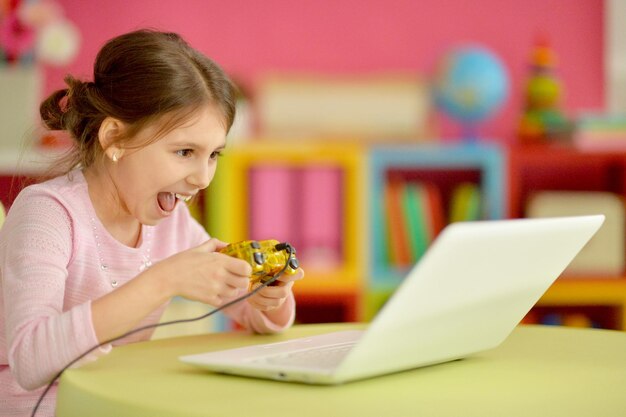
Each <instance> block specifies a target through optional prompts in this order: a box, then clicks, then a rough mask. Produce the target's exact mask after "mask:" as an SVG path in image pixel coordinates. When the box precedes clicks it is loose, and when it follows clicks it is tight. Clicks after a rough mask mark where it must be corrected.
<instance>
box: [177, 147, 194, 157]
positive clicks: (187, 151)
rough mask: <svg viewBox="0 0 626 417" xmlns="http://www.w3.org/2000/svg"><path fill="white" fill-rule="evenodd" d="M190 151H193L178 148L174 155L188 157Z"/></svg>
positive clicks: (191, 150)
mask: <svg viewBox="0 0 626 417" xmlns="http://www.w3.org/2000/svg"><path fill="white" fill-rule="evenodd" d="M192 153H193V149H180V150H178V151H176V155H178V156H180V157H183V158H189V157H190V156H191V154H192Z"/></svg>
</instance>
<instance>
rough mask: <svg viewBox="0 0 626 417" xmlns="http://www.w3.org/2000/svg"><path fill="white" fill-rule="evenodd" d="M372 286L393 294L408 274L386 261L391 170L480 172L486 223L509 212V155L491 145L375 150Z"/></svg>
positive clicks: (372, 157) (371, 161) (372, 163)
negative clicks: (386, 202) (387, 193)
mask: <svg viewBox="0 0 626 417" xmlns="http://www.w3.org/2000/svg"><path fill="white" fill-rule="evenodd" d="M368 156H369V166H370V170H369V175H370V177H369V178H368V184H369V187H368V188H369V191H370V196H369V198H370V227H371V229H370V230H371V233H372V235H371V240H370V256H369V259H370V271H371V275H370V276H371V280H372V282H371V283H370V284H371V286H372V288H373V289H380V290H383V291H390V290H393V289H394V288H395V287H396V286H397V285H398V284H399V283H400V282H401V281H402V278H403V276H404V275H405V273H406V272H407V271H403V270H398V269H397V268H391V267H389V266H388V265H387V262H386V260H385V252H386V238H385V234H386V233H385V232H386V230H385V228H386V226H385V222H384V219H385V216H384V207H383V205H384V188H385V181H386V177H387V172H388V171H389V170H406V171H420V170H421V171H426V170H428V171H442V172H446V171H460V170H467V171H477V172H478V173H479V178H480V180H479V181H480V184H479V186H480V189H481V196H482V204H483V216H484V218H485V219H501V218H504V216H505V213H506V212H507V210H506V209H507V208H506V201H507V199H506V198H505V185H504V178H505V173H506V170H505V169H506V167H505V152H504V151H503V150H502V149H501V147H500V146H498V145H496V144H491V143H471V144H460V145H459V144H450V145H445V144H441V145H439V144H427V145H397V146H379V147H373V148H371V149H370V152H369V155H368Z"/></svg>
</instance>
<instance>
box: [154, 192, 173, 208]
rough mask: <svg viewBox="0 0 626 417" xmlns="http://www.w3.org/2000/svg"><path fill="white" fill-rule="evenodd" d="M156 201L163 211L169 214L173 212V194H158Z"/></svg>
mask: <svg viewBox="0 0 626 417" xmlns="http://www.w3.org/2000/svg"><path fill="white" fill-rule="evenodd" d="M157 200H158V202H159V206H160V207H161V209H162V210H163V211H167V212H170V211H172V210H174V206H175V205H176V197H175V196H174V194H173V193H159V195H157Z"/></svg>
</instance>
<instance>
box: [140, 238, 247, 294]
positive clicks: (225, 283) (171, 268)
mask: <svg viewBox="0 0 626 417" xmlns="http://www.w3.org/2000/svg"><path fill="white" fill-rule="evenodd" d="M226 245H227V244H226V243H224V242H222V241H220V240H218V239H210V240H208V241H206V242H205V243H203V244H202V245H200V246H197V247H195V248H192V249H189V250H186V251H184V252H181V253H178V254H176V255H173V256H171V257H169V258H167V259H164V260H163V261H161V262H158V263H156V264H155V265H153V266H152V268H150V271H151V272H157V273H158V274H159V275H161V276H163V277H164V280H165V282H166V283H167V284H166V285H167V288H168V290H167V291H168V292H169V293H170V295H171V296H181V297H184V298H187V299H189V300H193V301H200V302H202V303H205V304H210V305H213V306H219V305H221V304H222V303H223V302H224V300H226V299H231V298H233V297H235V296H237V295H238V294H240V293H242V292H245V290H246V289H247V288H248V283H249V276H250V275H251V274H252V267H251V266H250V265H249V264H248V263H247V262H246V261H243V260H241V259H237V258H233V257H231V256H227V255H224V254H222V253H219V252H216V251H217V250H219V249H221V248H223V247H225V246H226Z"/></svg>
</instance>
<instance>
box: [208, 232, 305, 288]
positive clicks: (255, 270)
mask: <svg viewBox="0 0 626 417" xmlns="http://www.w3.org/2000/svg"><path fill="white" fill-rule="evenodd" d="M219 252H220V253H223V254H225V255H228V256H232V257H235V258H239V259H243V260H244V261H246V262H248V264H250V266H251V267H252V275H251V276H250V286H249V290H252V289H254V288H256V287H257V286H259V285H261V284H263V283H265V282H267V281H269V280H270V279H272V278H273V277H274V276H275V275H276V274H278V273H279V272H281V271H283V270H284V271H283V273H285V274H287V275H293V274H295V273H296V271H297V270H298V267H299V264H298V259H296V250H295V249H294V248H293V246H291V245H290V244H289V243H281V242H279V241H277V240H258V241H257V240H243V241H241V242H236V243H231V244H230V245H228V246H226V247H225V248H223V249H220V250H219Z"/></svg>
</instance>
